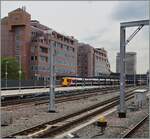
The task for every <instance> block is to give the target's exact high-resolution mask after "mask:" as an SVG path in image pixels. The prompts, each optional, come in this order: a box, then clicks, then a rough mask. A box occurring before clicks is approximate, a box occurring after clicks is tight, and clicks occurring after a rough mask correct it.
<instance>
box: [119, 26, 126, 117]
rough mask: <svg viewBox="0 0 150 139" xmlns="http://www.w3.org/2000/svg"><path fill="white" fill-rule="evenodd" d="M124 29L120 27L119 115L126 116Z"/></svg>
mask: <svg viewBox="0 0 150 139" xmlns="http://www.w3.org/2000/svg"><path fill="white" fill-rule="evenodd" d="M125 33H126V30H125V28H124V27H120V106H119V117H126V108H125V50H126V49H125V43H126V41H125V40H126V37H125Z"/></svg>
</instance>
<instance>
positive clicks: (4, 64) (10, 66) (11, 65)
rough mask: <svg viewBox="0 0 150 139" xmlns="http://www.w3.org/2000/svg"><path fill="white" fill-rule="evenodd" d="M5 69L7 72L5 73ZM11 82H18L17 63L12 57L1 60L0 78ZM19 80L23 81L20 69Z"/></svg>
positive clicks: (22, 73)
mask: <svg viewBox="0 0 150 139" xmlns="http://www.w3.org/2000/svg"><path fill="white" fill-rule="evenodd" d="M6 68H7V72H6ZM6 74H7V79H11V80H19V63H18V62H17V60H16V59H15V58H13V57H2V58H1V78H2V79H6ZM21 79H24V72H23V70H22V69H21Z"/></svg>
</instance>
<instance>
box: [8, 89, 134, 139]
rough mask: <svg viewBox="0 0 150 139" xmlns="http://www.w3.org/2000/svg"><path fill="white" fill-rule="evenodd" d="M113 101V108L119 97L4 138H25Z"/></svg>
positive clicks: (128, 95) (54, 129)
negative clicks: (48, 126)
mask: <svg viewBox="0 0 150 139" xmlns="http://www.w3.org/2000/svg"><path fill="white" fill-rule="evenodd" d="M133 90H135V89H132V90H130V91H127V92H126V93H128V94H127V95H126V96H127V97H130V96H131V95H132V93H131V92H132V91H133ZM113 101H115V102H114V103H113V105H114V106H115V105H116V104H118V101H119V96H117V97H114V98H111V99H108V100H105V101H103V102H100V103H97V104H95V105H92V106H89V107H87V108H85V109H82V110H79V111H77V112H75V113H72V114H68V115H66V116H63V117H60V118H57V119H55V120H53V121H49V122H45V123H43V124H39V125H37V126H33V127H31V128H28V129H25V130H22V131H19V132H16V133H13V134H11V135H8V136H6V138H8V137H15V136H24V135H25V136H27V135H29V134H31V133H33V132H36V131H40V130H42V129H45V128H46V127H47V125H55V124H57V123H59V122H63V121H64V120H67V119H69V118H73V117H76V116H78V115H81V114H83V113H86V112H88V111H90V110H94V109H96V108H99V107H102V106H104V105H107V104H108V103H112V102H113ZM108 107H109V108H111V107H112V105H111V106H107V108H108ZM102 110H103V111H104V110H106V109H104V108H103V109H102ZM100 111H101V110H100ZM100 111H99V112H100ZM91 116H92V115H91ZM70 123H72V122H70ZM69 126H70V125H69ZM58 128H60V127H57V128H53V132H51V133H53V135H54V131H55V132H57V131H58ZM60 130H61V128H60ZM44 136H45V135H44Z"/></svg>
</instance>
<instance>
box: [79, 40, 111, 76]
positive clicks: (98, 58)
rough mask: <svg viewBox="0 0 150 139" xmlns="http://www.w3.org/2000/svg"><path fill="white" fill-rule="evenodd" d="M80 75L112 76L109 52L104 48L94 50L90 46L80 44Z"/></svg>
mask: <svg viewBox="0 0 150 139" xmlns="http://www.w3.org/2000/svg"><path fill="white" fill-rule="evenodd" d="M77 54H78V57H77V63H78V75H79V76H84V77H93V76H99V75H101V74H110V64H109V61H108V57H107V52H106V50H104V49H103V48H93V47H92V46H90V45H89V44H84V43H79V44H78V52H77Z"/></svg>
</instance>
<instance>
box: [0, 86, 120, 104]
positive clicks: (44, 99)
mask: <svg viewBox="0 0 150 139" xmlns="http://www.w3.org/2000/svg"><path fill="white" fill-rule="evenodd" d="M118 89H119V88H118V87H106V88H98V89H91V90H83V91H80V92H72V93H67V94H63V95H60V94H58V95H56V103H61V102H65V101H72V100H77V99H82V98H85V97H90V96H93V95H96V94H101V93H103V92H105V93H110V91H111V92H113V91H117V90H118ZM48 99H49V96H47V95H46V96H40V97H27V98H22V99H20V98H18V99H10V100H3V101H1V106H2V107H4V106H5V107H6V106H9V105H11V106H12V105H18V104H29V103H35V105H38V104H44V103H48Z"/></svg>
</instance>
